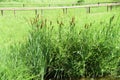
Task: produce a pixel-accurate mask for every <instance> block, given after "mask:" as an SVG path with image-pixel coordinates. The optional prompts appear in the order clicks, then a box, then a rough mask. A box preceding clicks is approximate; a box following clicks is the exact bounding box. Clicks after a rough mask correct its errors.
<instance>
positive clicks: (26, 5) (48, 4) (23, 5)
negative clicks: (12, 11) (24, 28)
mask: <svg viewBox="0 0 120 80" xmlns="http://www.w3.org/2000/svg"><path fill="white" fill-rule="evenodd" d="M103 3H120V2H97V3H85V2H81V3H77V2H67V3H63V2H62V3H5V2H0V6H3V5H4V7H11V5H12V6H21V7H28V6H34V5H37V6H38V5H39V6H41V5H42V6H49V7H50V6H56V5H71V6H74V5H87V4H103ZM6 5H7V6H6Z"/></svg>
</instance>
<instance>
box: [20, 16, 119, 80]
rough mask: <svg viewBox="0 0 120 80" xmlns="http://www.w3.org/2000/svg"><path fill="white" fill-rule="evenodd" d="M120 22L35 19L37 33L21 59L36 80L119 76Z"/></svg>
mask: <svg viewBox="0 0 120 80" xmlns="http://www.w3.org/2000/svg"><path fill="white" fill-rule="evenodd" d="M119 21H120V19H119V18H117V17H116V16H112V17H110V19H109V21H108V23H107V22H99V23H98V22H97V23H86V24H85V25H84V26H83V27H79V25H80V24H79V25H78V24H77V25H76V21H75V17H73V18H72V19H71V20H70V22H69V24H67V25H66V24H65V23H64V22H63V21H62V20H61V21H60V20H57V21H56V26H53V24H55V23H53V22H52V21H47V19H43V18H40V19H39V18H38V17H37V18H35V19H33V21H31V24H32V27H33V30H32V31H31V32H30V36H29V37H28V40H27V42H26V43H25V44H24V45H23V46H22V47H21V49H20V56H21V59H22V61H23V62H24V64H25V65H26V66H27V68H28V69H29V70H30V71H29V72H30V73H29V74H30V75H31V76H32V78H33V79H34V80H39V79H41V80H42V79H45V80H46V79H49V78H51V79H53V78H54V79H55V80H68V79H71V78H80V77H94V78H95V77H103V76H107V75H114V76H118V74H119V73H118V71H119V70H118V69H119V62H120V61H119V57H120V41H119V39H120V33H119V30H120V27H119V26H120V24H119Z"/></svg>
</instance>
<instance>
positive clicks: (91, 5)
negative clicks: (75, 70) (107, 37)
mask: <svg viewBox="0 0 120 80" xmlns="http://www.w3.org/2000/svg"><path fill="white" fill-rule="evenodd" d="M118 5H120V2H117V3H102V4H88V5H76V6H61V7H59V6H58V7H20V8H18V7H17V8H12V7H11V8H6V7H5V8H0V11H1V15H3V14H4V13H3V12H4V11H14V13H15V11H26V10H34V11H35V14H37V10H41V11H43V10H52V9H54V10H55V9H63V12H64V13H65V12H66V13H67V9H73V8H87V12H88V13H90V8H92V7H107V11H108V10H109V8H110V10H111V9H112V7H113V6H118Z"/></svg>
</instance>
